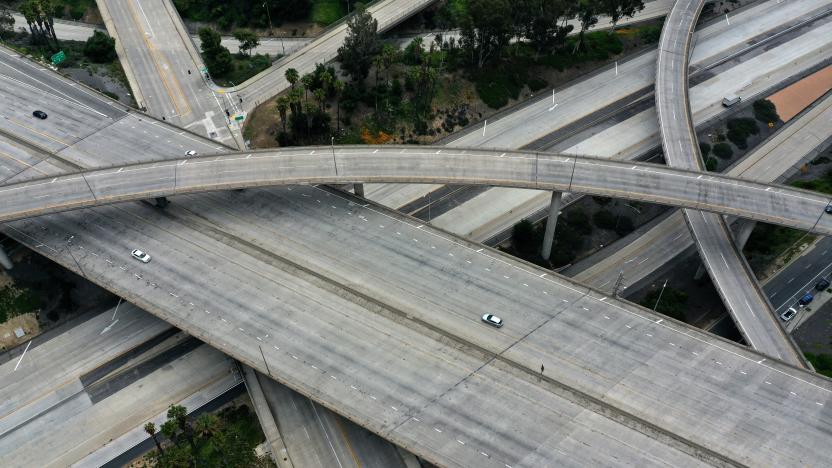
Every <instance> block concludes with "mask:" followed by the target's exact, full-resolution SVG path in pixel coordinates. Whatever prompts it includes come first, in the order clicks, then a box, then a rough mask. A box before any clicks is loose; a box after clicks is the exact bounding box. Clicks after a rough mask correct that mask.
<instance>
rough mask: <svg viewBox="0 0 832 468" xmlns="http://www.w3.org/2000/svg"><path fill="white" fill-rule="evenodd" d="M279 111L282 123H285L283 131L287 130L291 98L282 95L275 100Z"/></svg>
mask: <svg viewBox="0 0 832 468" xmlns="http://www.w3.org/2000/svg"><path fill="white" fill-rule="evenodd" d="M275 104H276V106H277V112H278V113H279V114H280V123H281V124H283V131H284V132H285V131H286V112H287V111H288V110H289V98H288V97H286V96H280V97H279V98H277V101H276V102H275Z"/></svg>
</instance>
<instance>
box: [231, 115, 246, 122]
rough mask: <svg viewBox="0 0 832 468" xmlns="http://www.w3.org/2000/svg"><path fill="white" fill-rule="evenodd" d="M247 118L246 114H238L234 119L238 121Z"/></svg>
mask: <svg viewBox="0 0 832 468" xmlns="http://www.w3.org/2000/svg"><path fill="white" fill-rule="evenodd" d="M245 118H246V116H244V115H238V116H235V117H234V120H236V121H237V122H239V121H241V120H243V119H245Z"/></svg>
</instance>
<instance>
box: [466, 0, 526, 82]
mask: <svg viewBox="0 0 832 468" xmlns="http://www.w3.org/2000/svg"><path fill="white" fill-rule="evenodd" d="M511 11H512V5H511V2H510V0H469V1H468V8H467V14H466V15H465V16H463V18H461V27H462V30H461V33H460V34H461V36H460V41H461V43H462V47H463V48H464V49H465V50H466V51H467V52H468V53H469V54H470V56H471V63H472V64H473V65H476V67H477V68H482V67H483V65H485V64H486V62H487V61H488V60H489V59H490V58H491V57H492V56H493V55H494V54H495V53H496V52H497V51H499V50H500V49H501V48H502V47H503V46H505V45H506V44H508V42H509V39H510V38H511V36H512V34H513V29H512V24H511V17H512V14H511Z"/></svg>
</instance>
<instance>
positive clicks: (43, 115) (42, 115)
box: [32, 110, 48, 120]
mask: <svg viewBox="0 0 832 468" xmlns="http://www.w3.org/2000/svg"><path fill="white" fill-rule="evenodd" d="M32 115H33V116H35V117H37V118H39V119H41V120H44V119H46V117H48V116H47V115H46V112H44V111H42V110H36V111H34V112H32Z"/></svg>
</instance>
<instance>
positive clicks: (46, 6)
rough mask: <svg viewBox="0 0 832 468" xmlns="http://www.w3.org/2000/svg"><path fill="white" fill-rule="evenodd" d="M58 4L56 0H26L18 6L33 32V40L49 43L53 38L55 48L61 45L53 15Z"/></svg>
mask: <svg viewBox="0 0 832 468" xmlns="http://www.w3.org/2000/svg"><path fill="white" fill-rule="evenodd" d="M57 6H58V3H57V1H56V0H24V1H23V2H22V3H20V5H19V6H18V9H19V10H20V13H21V14H22V15H23V17H24V18H25V19H26V24H27V25H28V26H29V31H30V32H31V33H32V40H33V41H35V42H40V43H43V44H49V40H50V39H51V40H52V41H54V43H55V50H58V49H60V47H61V44H60V43H59V42H58V36H57V35H56V34H55V28H54V24H55V20H54V18H53V17H52V14H53V12H54V11H55V9H56V7H57Z"/></svg>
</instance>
